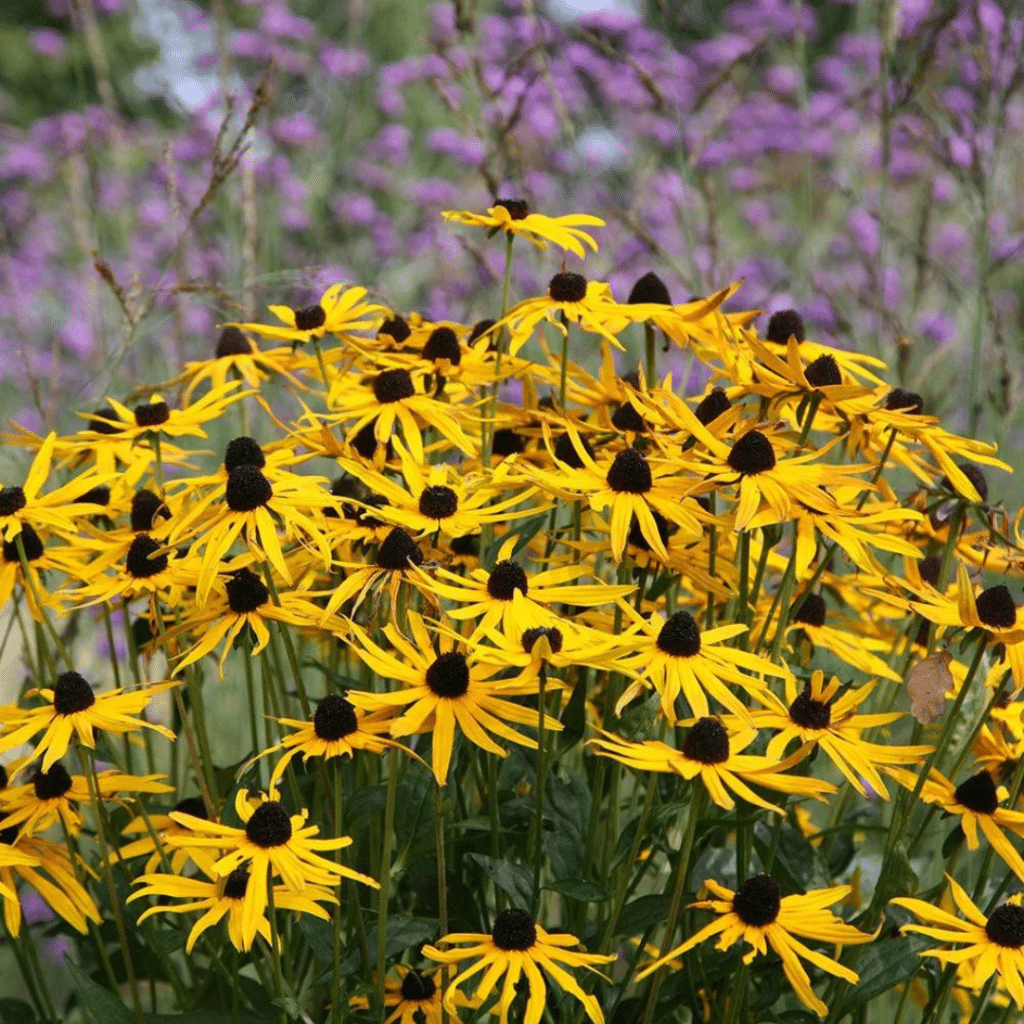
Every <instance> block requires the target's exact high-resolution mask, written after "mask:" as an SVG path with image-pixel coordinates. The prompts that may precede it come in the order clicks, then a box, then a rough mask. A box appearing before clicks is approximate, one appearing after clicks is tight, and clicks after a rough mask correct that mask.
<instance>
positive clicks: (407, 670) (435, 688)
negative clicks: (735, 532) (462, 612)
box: [348, 612, 561, 786]
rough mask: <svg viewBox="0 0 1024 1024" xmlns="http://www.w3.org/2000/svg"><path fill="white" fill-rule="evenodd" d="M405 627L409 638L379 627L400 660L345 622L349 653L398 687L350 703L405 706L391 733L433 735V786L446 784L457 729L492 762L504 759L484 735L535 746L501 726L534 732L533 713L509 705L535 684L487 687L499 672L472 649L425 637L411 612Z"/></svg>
mask: <svg viewBox="0 0 1024 1024" xmlns="http://www.w3.org/2000/svg"><path fill="white" fill-rule="evenodd" d="M408 626H409V630H410V632H411V634H412V636H411V637H406V636H405V635H404V634H403V633H402V632H401V630H399V629H398V627H397V626H396V625H395V624H394V623H391V624H389V625H388V626H386V627H385V629H384V632H385V634H386V635H387V638H388V640H390V641H391V643H392V644H393V645H394V648H395V650H396V652H397V655H400V657H399V656H396V654H395V653H392V652H391V651H386V650H384V649H383V648H382V647H380V646H378V645H377V644H376V643H374V642H373V641H372V640H371V639H370V637H369V636H368V635H367V634H366V633H365V632H364V631H363V630H362V629H361V628H360V627H359V626H357V625H356V624H355V623H352V624H351V626H350V629H351V633H350V642H351V643H352V647H353V650H354V651H355V652H356V654H358V655H359V657H360V658H361V659H362V660H363V661H365V662H366V664H367V665H369V666H370V668H372V669H373V670H374V672H376V673H377V674H378V675H379V676H381V677H382V678H384V679H394V680H396V681H398V682H400V683H403V684H404V685H403V687H402V689H400V690H394V691H392V692H389V693H369V692H363V691H356V690H352V691H350V692H349V695H348V696H349V700H350V701H351V702H352V703H353V704H354V705H356V706H357V707H363V708H366V709H367V710H370V711H374V710H378V709H382V708H396V707H402V706H406V707H405V711H404V712H403V713H402V714H401V716H400V717H398V718H396V719H395V720H394V721H393V722H392V724H391V735H392V736H411V735H414V734H416V733H421V732H430V733H431V734H432V735H433V745H432V755H431V756H432V767H433V771H434V777H435V778H436V779H437V783H438V785H439V786H443V785H445V784H446V783H447V781H448V768H449V766H450V764H451V757H452V748H453V746H454V743H455V729H456V727H458V728H459V729H461V731H462V733H463V735H465V737H466V739H468V740H469V741H470V742H471V743H474V744H476V745H477V746H478V747H483V749H484V750H487V751H490V752H491V753H492V754H497V755H498V756H499V757H506V756H507V755H508V751H507V750H505V749H504V748H503V747H501V746H500V745H499V744H497V743H496V742H495V741H494V740H493V739H492V738H491V734H493V735H495V736H500V737H502V738H503V739H506V740H510V741H512V742H513V743H518V744H520V745H521V746H525V747H530V748H532V749H534V750H535V749H536V748H537V742H536V740H534V739H532V738H531V737H529V736H526V735H524V734H523V733H521V732H519V731H518V730H516V729H513V728H512V727H511V726H510V725H509V724H508V723H509V722H513V723H516V724H518V725H525V726H527V727H528V728H531V729H536V728H537V726H538V722H539V718H538V713H537V712H536V711H534V710H533V708H527V707H523V706H522V705H521V704H517V703H515V701H513V700H510V699H509V698H510V697H515V696H523V695H526V694H534V693H536V692H537V684H536V683H535V682H500V683H495V682H491V681H490V679H491V677H492V676H494V675H495V674H496V673H497V672H498V671H499V670H500V666H498V665H495V664H490V663H488V662H486V661H483V660H481V659H479V658H478V657H477V656H476V654H475V652H474V651H473V650H472V649H470V650H469V651H468V652H467V651H463V650H458V649H456V644H457V640H456V639H455V637H454V636H453V635H451V634H444V633H439V634H438V635H437V636H436V637H435V638H433V639H432V638H431V635H430V633H429V632H428V631H427V628H426V625H425V623H424V622H423V619H422V617H421V616H419V615H418V614H416V613H415V612H410V613H409V623H408ZM435 643H436V645H437V646H436V647H435ZM438 648H439V649H440V653H438ZM548 728H550V729H556V730H557V729H561V723H560V722H558V721H549V722H548Z"/></svg>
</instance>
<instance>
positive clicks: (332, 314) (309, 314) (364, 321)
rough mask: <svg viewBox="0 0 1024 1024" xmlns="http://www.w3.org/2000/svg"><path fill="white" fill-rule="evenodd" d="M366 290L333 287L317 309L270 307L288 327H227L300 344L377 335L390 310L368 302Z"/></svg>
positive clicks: (316, 306) (313, 307)
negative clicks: (360, 334) (330, 336)
mask: <svg viewBox="0 0 1024 1024" xmlns="http://www.w3.org/2000/svg"><path fill="white" fill-rule="evenodd" d="M365 298H366V289H365V288H349V287H347V286H346V285H344V284H335V285H331V287H330V288H328V289H327V291H325V292H324V293H323V295H322V296H321V297H320V301H319V302H318V303H317V304H316V305H313V306H305V307H303V308H302V309H292V308H291V306H268V307H267V309H269V310H270V312H271V313H273V314H274V316H276V317H277V319H278V320H280V321H281V323H282V324H284V325H285V326H284V327H277V326H275V325H274V324H240V323H231V324H225V327H237V328H239V329H240V330H245V331H252V332H253V333H254V334H258V335H260V337H262V338H270V339H272V340H273V341H294V342H298V343H300V344H301V343H302V342H306V341H312V340H313V339H314V338H322V337H323V336H324V335H325V334H333V335H335V336H336V337H338V338H341V339H343V340H344V339H345V338H346V335H347V334H348V333H349V332H350V331H376V329H377V328H378V327H379V326H380V325H381V323H382V322H383V321H384V318H385V317H386V316H387V310H386V309H385V308H384V307H383V306H378V305H377V304H376V303H373V302H364V301H363V299H365Z"/></svg>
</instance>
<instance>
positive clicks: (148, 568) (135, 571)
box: [124, 533, 168, 580]
mask: <svg viewBox="0 0 1024 1024" xmlns="http://www.w3.org/2000/svg"><path fill="white" fill-rule="evenodd" d="M159 550H160V545H159V544H157V542H156V541H155V540H153V538H152V537H150V536H149V534H148V533H140V534H138V535H137V536H136V538H135V540H133V541H132V545H131V547H130V548H129V549H128V555H127V557H126V558H125V560H124V567H125V569H126V570H127V571H128V575H129V576H132V577H134V578H135V579H137V580H144V579H147V578H148V577H150V576H155V575H156V574H157V573H158V572H163V571H164V569H166V568H167V564H168V562H167V555H157V557H156V558H150V555H152V554H153V553H154V552H156V551H159Z"/></svg>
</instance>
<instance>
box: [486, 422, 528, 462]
mask: <svg viewBox="0 0 1024 1024" xmlns="http://www.w3.org/2000/svg"><path fill="white" fill-rule="evenodd" d="M525 450H526V438H525V437H523V436H522V434H517V433H516V432H515V431H514V430H512V428H511V427H502V428H501V430H496V431H495V432H494V441H493V442H492V444H491V452H492V453H493V454H494V455H498V456H500V457H501V458H503V459H504V458H505V457H506V456H508V455H518V454H519V453H520V452H521V451H525Z"/></svg>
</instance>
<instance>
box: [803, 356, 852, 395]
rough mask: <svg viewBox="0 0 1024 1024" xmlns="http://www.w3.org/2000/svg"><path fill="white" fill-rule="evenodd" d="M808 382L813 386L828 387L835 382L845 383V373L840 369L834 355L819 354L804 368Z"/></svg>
mask: <svg viewBox="0 0 1024 1024" xmlns="http://www.w3.org/2000/svg"><path fill="white" fill-rule="evenodd" d="M804 376H805V377H806V378H807V383H808V384H810V385H811V387H812V388H827V387H832V386H833V385H835V384H842V383H843V375H842V373H840V371H839V364H838V363H837V362H836V361H835V358H834V357H833V356H830V355H828V354H826V355H822V356H818V358H817V359H815V360H814V362H813V363H811V364H810V366H808V367H807V369H806V370H804Z"/></svg>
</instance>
